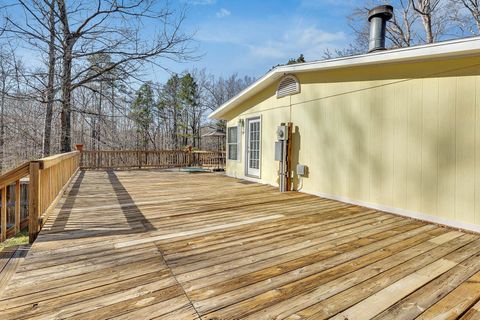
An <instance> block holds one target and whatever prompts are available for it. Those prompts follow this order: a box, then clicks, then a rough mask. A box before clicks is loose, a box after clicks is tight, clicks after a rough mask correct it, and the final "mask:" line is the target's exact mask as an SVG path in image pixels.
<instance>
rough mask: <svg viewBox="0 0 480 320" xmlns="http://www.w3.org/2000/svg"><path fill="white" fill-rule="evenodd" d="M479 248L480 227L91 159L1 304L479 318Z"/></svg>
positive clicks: (36, 315) (45, 314) (171, 312)
mask: <svg viewBox="0 0 480 320" xmlns="http://www.w3.org/2000/svg"><path fill="white" fill-rule="evenodd" d="M479 256H480V237H479V236H478V235H471V234H464V233H462V232H458V231H454V230H449V229H447V228H442V227H438V226H435V225H432V224H428V223H424V222H419V221H414V220H410V219H406V218H402V217H398V216H394V215H391V214H387V213H383V212H378V211H375V210H371V209H367V208H362V207H358V206H353V205H349V204H345V203H340V202H336V201H331V200H327V199H322V198H318V197H314V196H309V195H305V194H300V193H284V194H280V193H278V192H277V191H276V190H275V189H274V188H271V187H268V186H263V185H258V184H243V183H240V181H239V180H235V179H231V178H227V177H224V176H222V175H217V174H198V175H193V174H185V173H179V172H159V171H116V172H114V171H85V172H80V173H79V174H78V176H77V177H76V178H75V179H74V181H73V183H72V186H71V188H70V189H69V191H68V193H67V195H66V196H65V197H64V198H63V199H62V201H61V202H60V203H59V204H58V206H57V210H56V211H55V212H54V213H52V215H51V216H50V218H49V220H48V221H47V223H46V225H45V227H44V229H43V230H42V232H41V233H40V235H39V237H38V239H37V241H36V242H35V243H34V244H33V246H32V247H31V248H30V250H29V252H28V255H27V256H26V257H25V258H24V261H23V262H21V263H20V265H19V266H18V267H16V271H15V273H14V274H13V275H9V281H8V285H6V287H5V290H4V291H3V292H2V293H1V295H0V315H1V318H2V319H3V318H4V317H5V318H8V319H52V318H57V319H95V320H96V319H109V318H116V319H175V320H177V319H203V320H206V319H291V320H293V319H325V318H329V317H337V318H339V319H344V318H345V317H347V318H349V319H368V318H372V317H377V318H395V319H414V318H415V317H423V318H424V319H428V318H430V317H433V316H438V315H441V316H442V317H445V318H448V319H454V318H456V317H459V316H462V315H463V316H464V317H465V318H474V317H476V316H477V315H478V314H480V312H479V311H477V310H479V309H480V308H479V307H478V305H479V304H480V303H478V301H479V299H480V285H479V282H478V277H479V274H480V258H479Z"/></svg>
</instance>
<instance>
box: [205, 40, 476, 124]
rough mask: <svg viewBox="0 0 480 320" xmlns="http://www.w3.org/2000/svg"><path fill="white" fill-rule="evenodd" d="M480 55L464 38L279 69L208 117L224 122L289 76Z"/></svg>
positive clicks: (270, 72) (473, 41)
mask: <svg viewBox="0 0 480 320" xmlns="http://www.w3.org/2000/svg"><path fill="white" fill-rule="evenodd" d="M473 54H480V37H470V38H462V39H456V40H450V41H444V42H436V43H432V44H426V45H421V46H415V47H407V48H399V49H392V50H387V51H381V52H374V53H367V54H361V55H356V56H349V57H341V58H335V59H329V60H320V61H312V62H306V63H301V64H293V65H285V66H278V67H275V68H274V69H273V70H271V71H269V72H267V73H266V74H265V75H263V76H262V77H261V78H260V79H258V80H256V81H255V82H254V83H252V84H251V85H250V86H248V87H247V88H245V89H244V90H242V91H241V92H240V93H238V94H237V95H235V96H234V97H233V98H231V99H230V100H228V101H227V102H225V103H224V104H222V105H221V106H220V107H219V108H218V109H217V110H215V111H213V112H212V113H210V114H209V115H208V118H209V119H217V120H222V119H224V118H223V117H224V116H225V114H226V113H227V112H229V111H231V110H233V109H234V108H235V107H237V106H238V105H240V104H241V103H243V102H245V101H246V100H247V99H248V98H250V97H252V96H253V95H255V94H256V93H258V92H260V91H261V90H263V89H264V88H266V87H267V86H269V85H271V84H272V83H273V82H274V81H276V80H277V79H279V78H281V77H282V76H283V75H285V74H289V73H303V72H312V71H320V70H330V69H342V68H348V67H354V66H365V65H371V64H382V63H392V62H405V61H414V60H418V61H423V60H428V59H434V58H446V57H460V56H467V55H473Z"/></svg>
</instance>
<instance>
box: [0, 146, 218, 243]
mask: <svg viewBox="0 0 480 320" xmlns="http://www.w3.org/2000/svg"><path fill="white" fill-rule="evenodd" d="M190 166H195V167H206V168H212V169H215V168H219V169H221V168H224V166H225V152H217V151H192V150H185V151H184V150H146V151H145V150H140V151H139V150H121V151H116V150H106V151H104V150H101V151H81V147H80V145H79V150H78V151H73V152H68V153H63V154H58V155H54V156H50V157H46V158H42V159H38V160H33V161H29V162H26V163H24V164H22V165H20V166H18V167H17V168H15V169H13V170H11V171H9V172H7V173H5V174H3V175H2V176H0V193H1V196H0V199H1V209H0V242H2V241H5V240H6V239H7V238H9V237H11V236H13V235H15V234H16V233H17V232H19V231H21V230H22V229H24V228H25V227H26V226H27V225H28V233H29V239H30V242H33V241H34V240H35V239H36V237H37V235H38V233H39V232H40V230H41V228H42V226H43V225H44V224H45V221H46V220H47V218H48V216H49V215H50V213H51V212H52V211H53V209H54V208H55V206H56V204H57V203H58V201H59V200H60V198H61V196H62V195H63V193H64V191H65V189H66V188H67V187H68V185H69V184H70V181H71V180H72V179H73V177H74V176H75V175H76V173H77V171H78V170H79V169H81V168H82V169H120V168H177V167H190ZM12 203H13V206H12ZM27 204H28V205H27ZM12 207H13V208H12ZM9 208H10V209H13V211H12V210H9Z"/></svg>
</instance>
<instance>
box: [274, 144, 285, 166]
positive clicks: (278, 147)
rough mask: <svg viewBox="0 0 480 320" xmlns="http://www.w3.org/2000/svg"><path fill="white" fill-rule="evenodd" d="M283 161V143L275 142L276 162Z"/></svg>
mask: <svg viewBox="0 0 480 320" xmlns="http://www.w3.org/2000/svg"><path fill="white" fill-rule="evenodd" d="M282 159H283V143H282V142H281V141H276V142H275V161H282Z"/></svg>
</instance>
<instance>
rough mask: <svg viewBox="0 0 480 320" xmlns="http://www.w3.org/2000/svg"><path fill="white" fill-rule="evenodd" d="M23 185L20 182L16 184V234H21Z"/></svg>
mask: <svg viewBox="0 0 480 320" xmlns="http://www.w3.org/2000/svg"><path fill="white" fill-rule="evenodd" d="M21 193H22V190H21V185H20V180H17V181H16V182H15V234H16V233H17V232H20V222H21V217H20V213H21V201H22V199H21Z"/></svg>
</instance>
